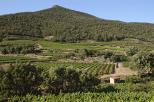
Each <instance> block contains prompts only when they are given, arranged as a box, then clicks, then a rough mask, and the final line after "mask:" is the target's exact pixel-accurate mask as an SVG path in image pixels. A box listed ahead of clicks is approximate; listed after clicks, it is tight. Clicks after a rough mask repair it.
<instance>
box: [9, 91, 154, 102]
mask: <svg viewBox="0 0 154 102" xmlns="http://www.w3.org/2000/svg"><path fill="white" fill-rule="evenodd" d="M152 100H154V93H145V92H130V93H129V92H120V93H115V92H113V93H72V94H71V93H69V94H59V95H57V96H55V95H47V96H33V95H27V96H25V97H18V96H15V97H13V98H12V99H11V100H10V101H9V102H17V101H20V102H153V101H152Z"/></svg>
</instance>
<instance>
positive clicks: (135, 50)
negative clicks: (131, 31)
mask: <svg viewBox="0 0 154 102" xmlns="http://www.w3.org/2000/svg"><path fill="white" fill-rule="evenodd" d="M138 51H139V49H138V48H137V47H131V48H129V49H128V50H127V51H126V54H127V55H128V56H133V55H135V54H137V53H138Z"/></svg>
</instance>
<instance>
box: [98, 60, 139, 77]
mask: <svg viewBox="0 0 154 102" xmlns="http://www.w3.org/2000/svg"><path fill="white" fill-rule="evenodd" d="M131 75H137V71H133V70H131V69H130V68H127V67H124V66H123V63H118V68H115V73H114V74H108V75H103V76H101V77H100V78H108V77H111V76H131Z"/></svg>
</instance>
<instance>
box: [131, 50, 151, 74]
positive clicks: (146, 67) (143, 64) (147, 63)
mask: <svg viewBox="0 0 154 102" xmlns="http://www.w3.org/2000/svg"><path fill="white" fill-rule="evenodd" d="M134 61H135V64H136V66H137V68H138V69H139V71H140V73H153V72H154V69H153V68H154V54H153V53H150V52H141V53H139V54H138V55H136V56H135V58H134Z"/></svg>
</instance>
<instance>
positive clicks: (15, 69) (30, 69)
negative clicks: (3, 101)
mask: <svg viewBox="0 0 154 102" xmlns="http://www.w3.org/2000/svg"><path fill="white" fill-rule="evenodd" d="M0 73H1V80H0V84H1V88H0V91H1V93H0V94H2V95H4V96H5V95H6V96H10V95H26V94H27V93H37V87H38V86H39V85H40V83H41V81H42V78H41V77H40V74H41V70H39V69H37V68H36V67H35V66H34V65H31V64H29V63H28V64H19V63H18V64H15V65H11V66H10V68H9V70H8V71H6V72H3V71H1V72H0Z"/></svg>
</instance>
